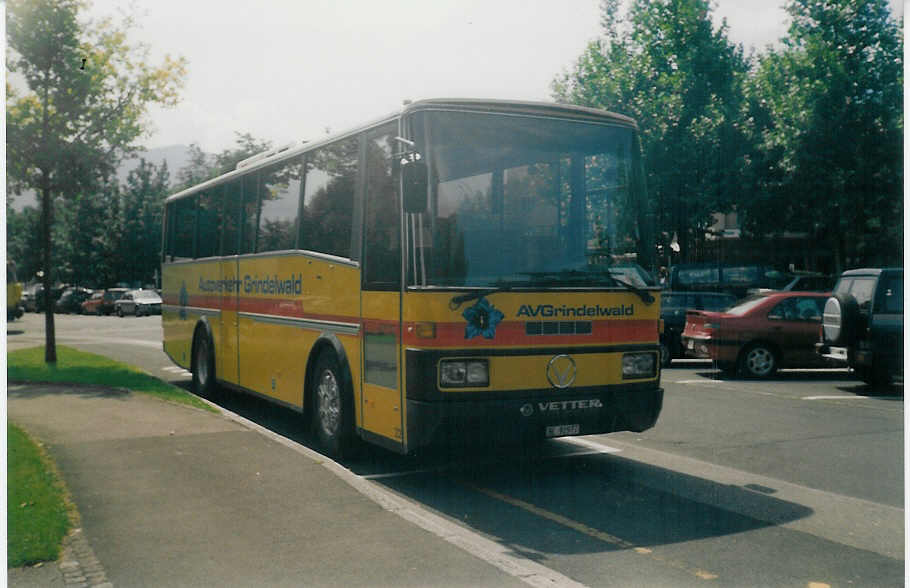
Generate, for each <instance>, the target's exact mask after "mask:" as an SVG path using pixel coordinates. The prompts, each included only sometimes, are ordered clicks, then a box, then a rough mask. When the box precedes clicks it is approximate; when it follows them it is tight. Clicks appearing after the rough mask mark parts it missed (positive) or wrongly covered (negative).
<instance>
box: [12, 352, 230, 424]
mask: <svg viewBox="0 0 910 588" xmlns="http://www.w3.org/2000/svg"><path fill="white" fill-rule="evenodd" d="M6 362H7V374H6V377H7V381H9V382H59V383H67V384H92V385H97V386H108V387H111V388H126V389H128V390H132V391H133V392H142V393H144V394H151V395H152V396H157V397H158V398H161V399H162V400H169V401H171V402H178V403H180V404H186V405H189V406H194V407H196V408H202V409H205V410H209V411H212V412H216V411H215V409H213V408H211V407H210V406H209V405H208V404H206V403H204V402H202V401H201V400H199V398H197V397H195V396H193V395H192V394H190V393H188V392H186V391H185V390H182V389H180V388H178V387H176V386H172V385H170V384H168V383H166V382H163V381H161V380H159V379H158V378H155V377H153V376H150V375H149V374H147V373H145V372H143V371H141V370H139V369H137V368H134V367H132V366H129V365H126V364H124V363H120V362H119V361H114V360H113V359H108V358H107V357H103V356H101V355H95V354H94V353H87V352H85V351H79V350H78V349H73V348H72V347H66V346H65V345H57V364H56V365H53V364H47V363H45V362H44V347H30V348H28V349H19V350H17V351H11V352H9V353H8V354H7V356H6Z"/></svg>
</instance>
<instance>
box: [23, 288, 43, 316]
mask: <svg viewBox="0 0 910 588" xmlns="http://www.w3.org/2000/svg"><path fill="white" fill-rule="evenodd" d="M43 290H44V288H43V287H42V286H41V284H32V285H31V286H29V287H27V288H26V289H25V290H24V291H23V292H22V307H23V308H24V309H25V311H26V312H35V311H37V310H38V295H39V293H41V292H43Z"/></svg>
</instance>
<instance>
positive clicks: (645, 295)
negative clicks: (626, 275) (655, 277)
mask: <svg viewBox="0 0 910 588" xmlns="http://www.w3.org/2000/svg"><path fill="white" fill-rule="evenodd" d="M606 275H607V276H609V277H610V279H611V280H613V283H614V284H616V285H618V286H622V287H623V288H625V289H626V290H629V291H631V292H634V293H635V294H636V295H638V297H639V298H641V300H642V302H644V303H645V304H651V303H652V302H654V297H653V296H651V293H650V292H648V291H647V290H642V289H641V288H639V287H638V286H636V285H634V284H630V283H629V282H627V281H625V280H620V279H619V278H617V277H616V276H614V275H613V274H611V273H609V272H608V273H607V274H606Z"/></svg>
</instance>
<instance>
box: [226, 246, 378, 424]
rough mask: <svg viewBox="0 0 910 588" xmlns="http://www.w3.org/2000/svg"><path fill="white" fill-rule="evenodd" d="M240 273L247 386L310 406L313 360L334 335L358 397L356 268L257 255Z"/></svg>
mask: <svg viewBox="0 0 910 588" xmlns="http://www.w3.org/2000/svg"><path fill="white" fill-rule="evenodd" d="M238 275H239V276H240V280H241V283H240V291H239V293H238V296H237V312H238V318H239V320H238V323H239V326H238V328H239V341H238V348H239V349H238V351H239V362H238V367H239V380H240V385H241V386H243V387H244V388H249V389H250V390H253V391H255V392H258V393H260V394H264V395H266V396H270V397H272V398H275V399H276V400H279V401H281V402H283V403H285V404H290V405H293V406H296V407H298V408H303V393H304V387H305V381H304V380H305V377H306V365H307V359H308V357H309V355H310V352H311V350H312V348H313V345H314V343H315V342H316V340H317V339H318V338H319V337H320V336H321V335H323V334H326V333H331V334H334V335H335V336H336V337H338V339H339V340H340V341H342V344H343V345H344V347H345V353H346V354H347V357H348V361H349V363H350V364H351V368H352V374H351V375H352V380H353V381H354V382H355V388H356V389H355V394H356V393H359V386H356V383H357V382H358V381H359V380H357V379H354V378H355V377H357V378H359V370H356V373H354V367H355V366H359V361H360V353H359V337H358V335H359V322H360V318H359V314H360V296H359V293H360V290H359V283H360V271H359V270H358V269H357V268H355V267H351V266H348V265H345V264H339V263H332V262H329V261H326V260H321V259H316V258H308V257H304V256H302V255H276V256H256V257H247V258H241V259H240V262H239V272H238ZM345 335H346V336H345ZM352 335H353V343H349V342H346V340H350V339H351V338H352V337H351V336H352ZM355 362H356V363H355ZM358 401H359V395H358V396H357V398H355V406H356V404H357V402H358Z"/></svg>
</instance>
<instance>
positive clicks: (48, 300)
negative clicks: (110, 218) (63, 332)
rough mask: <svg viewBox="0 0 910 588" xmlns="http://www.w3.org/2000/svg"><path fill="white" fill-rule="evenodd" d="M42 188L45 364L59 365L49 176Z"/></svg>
mask: <svg viewBox="0 0 910 588" xmlns="http://www.w3.org/2000/svg"><path fill="white" fill-rule="evenodd" d="M42 183H43V184H44V186H43V187H42V188H41V237H42V256H41V258H42V260H41V261H42V265H43V266H44V277H43V279H42V282H43V284H44V362H45V363H57V337H56V333H55V331H54V302H56V300H54V299H53V296H52V295H51V292H52V287H53V280H52V277H51V226H52V219H53V214H52V211H51V205H52V201H51V190H50V186H48V184H49V182H48V179H47V174H45V179H44V181H43V182H42Z"/></svg>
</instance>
